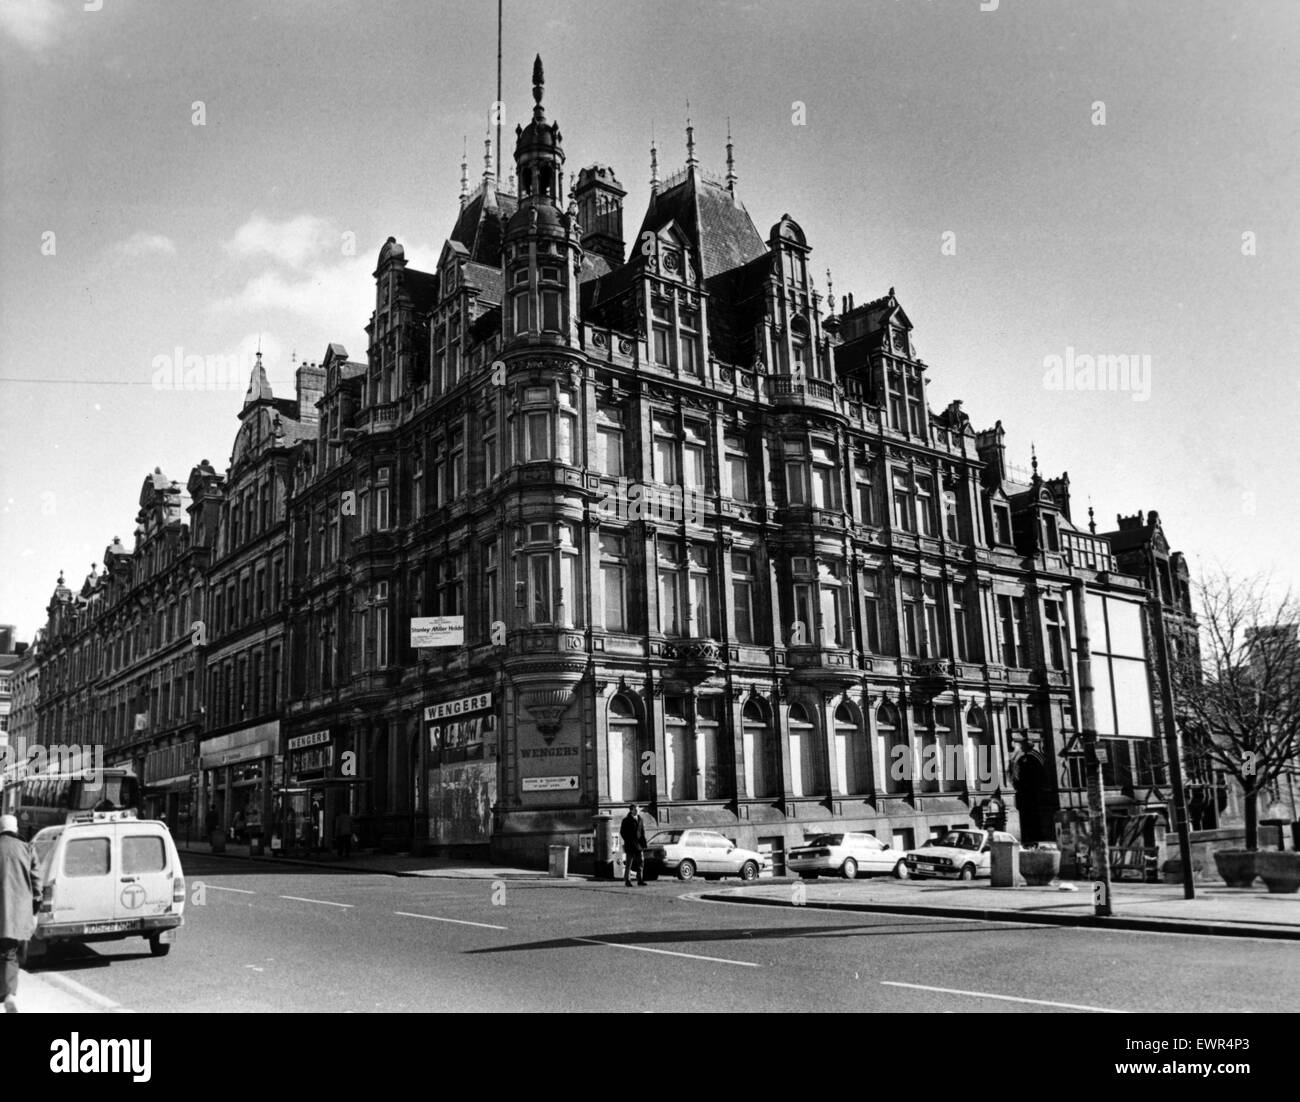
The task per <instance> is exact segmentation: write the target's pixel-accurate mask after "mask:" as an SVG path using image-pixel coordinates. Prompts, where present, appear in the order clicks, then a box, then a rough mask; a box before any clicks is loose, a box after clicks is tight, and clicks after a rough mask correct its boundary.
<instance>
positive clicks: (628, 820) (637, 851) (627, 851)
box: [618, 804, 646, 888]
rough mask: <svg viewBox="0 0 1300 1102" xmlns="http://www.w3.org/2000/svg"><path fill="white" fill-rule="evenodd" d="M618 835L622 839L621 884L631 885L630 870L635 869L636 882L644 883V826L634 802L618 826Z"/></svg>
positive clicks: (627, 886)
mask: <svg viewBox="0 0 1300 1102" xmlns="http://www.w3.org/2000/svg"><path fill="white" fill-rule="evenodd" d="M618 833H619V837H620V838H622V839H623V854H624V858H625V862H624V865H623V886H624V887H625V888H630V887H631V886H632V870H633V869H636V882H637V883H638V884H645V856H644V854H645V847H646V840H645V826H644V825H643V824H642V822H641V816H640V815H639V814H638V813H637V806H636V804H630V805H629V806H628V809H627V815H625V816H624V817H623V823H622V825H621V826H620V827H619V828H618Z"/></svg>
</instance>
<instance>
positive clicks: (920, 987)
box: [880, 980, 1128, 1014]
mask: <svg viewBox="0 0 1300 1102" xmlns="http://www.w3.org/2000/svg"><path fill="white" fill-rule="evenodd" d="M880 982H881V984H882V985H883V986H885V987H910V988H912V989H913V990H915V991H937V992H939V993H940V994H942V995H970V996H972V997H973V998H976V999H1000V1000H1001V1001H1002V1002H1008V1003H1031V1004H1033V1005H1034V1006H1059V1007H1061V1008H1062V1009H1064V1010H1091V1011H1092V1012H1093V1013H1094V1014H1127V1013H1128V1011H1127V1010H1111V1009H1110V1008H1108V1007H1105V1006H1081V1005H1079V1004H1078V1003H1057V1002H1052V1001H1050V1000H1049V999H1023V998H1021V997H1020V996H1018V995H994V994H992V993H990V992H988V991H961V990H958V989H957V988H955V987H927V986H926V985H925V984H923V983H897V982H895V981H894V980H881V981H880Z"/></svg>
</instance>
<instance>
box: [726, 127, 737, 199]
mask: <svg viewBox="0 0 1300 1102" xmlns="http://www.w3.org/2000/svg"><path fill="white" fill-rule="evenodd" d="M727 190H728V191H729V192H731V194H732V195H735V194H736V158H735V156H734V154H733V151H732V147H731V119H730V118H728V119H727Z"/></svg>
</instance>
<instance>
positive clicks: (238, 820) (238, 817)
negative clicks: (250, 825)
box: [231, 811, 244, 842]
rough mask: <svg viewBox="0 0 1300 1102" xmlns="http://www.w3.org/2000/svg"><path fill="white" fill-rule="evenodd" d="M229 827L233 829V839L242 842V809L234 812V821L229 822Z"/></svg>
mask: <svg viewBox="0 0 1300 1102" xmlns="http://www.w3.org/2000/svg"><path fill="white" fill-rule="evenodd" d="M231 827H232V828H233V829H234V832H235V841H236V842H243V841H244V813H243V812H242V811H236V812H235V821H234V822H233V823H231Z"/></svg>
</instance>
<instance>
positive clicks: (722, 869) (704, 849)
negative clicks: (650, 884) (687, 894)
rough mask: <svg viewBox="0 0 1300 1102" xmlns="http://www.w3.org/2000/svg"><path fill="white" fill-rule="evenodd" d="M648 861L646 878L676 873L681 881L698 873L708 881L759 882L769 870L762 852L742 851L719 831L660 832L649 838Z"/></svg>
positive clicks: (646, 855)
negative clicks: (729, 878) (732, 878)
mask: <svg viewBox="0 0 1300 1102" xmlns="http://www.w3.org/2000/svg"><path fill="white" fill-rule="evenodd" d="M645 859H646V874H647V876H649V877H651V878H654V877H656V876H658V875H659V874H660V873H661V872H673V873H676V874H677V879H679V880H690V879H691V878H692V877H694V876H695V875H696V874H697V873H698V874H699V875H700V876H703V877H707V878H708V879H715V878H717V877H720V876H739V877H740V878H741V879H742V880H757V879H758V874H759V873H760V872H762V871H763V869H765V868H766V867H767V860H766V858H764V857H763V855H762V854H761V853H755V852H754V851H753V850H752V849H742V848H741V847H740V846H738V845H736V843H735V842H733V841H732V840H731V839H730V838H727V837H725V836H724V835H722V834H719V833H718V832H717V831H716V830H661V831H659V832H657V833H656V834H655V835H654V836H653V837H652V838H650V840H649V842H648V844H647V846H646V852H645Z"/></svg>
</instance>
